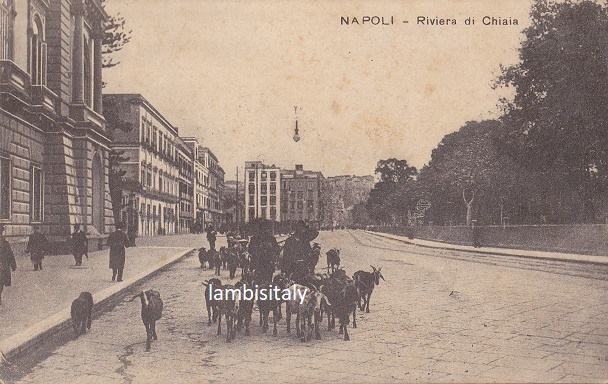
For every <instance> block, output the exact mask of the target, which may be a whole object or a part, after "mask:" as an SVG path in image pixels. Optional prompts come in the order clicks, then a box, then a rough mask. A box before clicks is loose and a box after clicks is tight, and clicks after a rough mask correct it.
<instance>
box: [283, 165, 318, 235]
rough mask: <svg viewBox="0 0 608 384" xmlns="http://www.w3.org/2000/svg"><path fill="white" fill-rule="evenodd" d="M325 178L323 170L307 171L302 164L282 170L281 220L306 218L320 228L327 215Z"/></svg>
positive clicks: (293, 220) (311, 224)
mask: <svg viewBox="0 0 608 384" xmlns="http://www.w3.org/2000/svg"><path fill="white" fill-rule="evenodd" d="M324 180H325V178H324V177H323V174H322V173H321V172H314V171H307V170H304V167H303V166H302V165H300V164H297V165H296V167H295V169H294V170H285V169H284V170H282V171H281V196H282V197H281V221H283V222H296V221H300V220H304V221H305V222H307V223H308V224H309V225H310V226H313V227H315V228H320V227H321V226H322V224H323V221H324V217H325V201H324V199H323V193H324Z"/></svg>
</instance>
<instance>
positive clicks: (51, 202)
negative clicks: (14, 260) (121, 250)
mask: <svg viewBox="0 0 608 384" xmlns="http://www.w3.org/2000/svg"><path fill="white" fill-rule="evenodd" d="M105 19H107V14H106V13H105V11H104V10H103V8H102V6H101V3H100V1H98V0H72V1H69V0H0V25H1V26H2V28H0V135H1V140H0V223H2V224H4V225H5V227H6V232H5V235H7V236H8V237H9V238H12V241H18V240H19V239H20V238H23V237H24V236H26V235H28V234H29V233H30V232H31V225H32V224H38V225H40V227H41V231H42V232H43V233H44V234H46V235H47V236H48V237H49V239H50V240H51V241H60V240H64V239H65V238H66V237H67V236H69V234H70V232H71V227H72V225H74V224H76V223H78V224H82V225H84V227H85V229H86V230H87V232H89V237H90V238H94V237H101V236H102V235H103V234H107V233H109V232H110V231H112V230H113V228H114V221H113V216H112V210H111V208H112V207H111V202H110V199H109V189H108V181H109V153H110V138H109V136H108V133H107V131H106V122H105V119H104V117H103V104H102V78H101V68H102V57H101V51H102V50H101V47H102V40H103V36H104V28H103V23H104V20H105Z"/></svg>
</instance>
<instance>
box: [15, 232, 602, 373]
mask: <svg viewBox="0 0 608 384" xmlns="http://www.w3.org/2000/svg"><path fill="white" fill-rule="evenodd" d="M175 239H176V240H175V241H178V240H179V239H178V238H177V237H176V238H175ZM189 239H190V238H189ZM192 239H194V238H192ZM199 239H200V238H199ZM222 241H224V239H222ZM317 241H318V242H319V243H320V244H321V245H322V247H323V253H324V252H325V251H326V250H328V249H329V248H332V247H339V248H341V249H342V251H341V258H342V266H343V267H344V268H345V269H346V270H347V272H348V274H349V275H352V274H353V273H354V272H355V271H356V270H358V269H364V270H371V268H370V266H369V265H370V264H372V265H374V266H376V267H379V266H382V267H383V269H382V272H383V275H384V277H385V278H386V282H384V281H381V282H380V285H379V286H378V287H376V289H375V290H374V293H373V296H372V300H371V305H370V313H359V312H358V313H357V325H358V328H356V329H351V328H349V333H350V337H351V341H350V342H344V341H342V339H341V335H338V332H337V330H334V331H331V332H328V331H327V323H326V320H325V321H324V322H323V323H322V328H321V330H322V331H321V334H322V340H320V341H318V340H312V341H310V342H308V343H302V342H300V341H299V340H297V339H296V338H295V336H294V335H287V334H286V332H285V322H284V320H282V321H281V322H280V323H279V335H278V336H277V337H273V336H272V335H271V333H269V334H268V335H264V334H262V332H261V329H260V327H258V325H257V319H258V312H257V309H254V316H253V318H254V322H253V324H254V325H253V327H252V335H251V336H249V337H246V336H244V335H242V334H238V335H237V338H236V340H235V341H234V342H232V343H230V344H228V343H226V342H225V333H224V334H223V335H222V336H216V329H217V327H216V325H213V326H211V327H208V326H207V322H206V320H207V319H206V311H205V309H204V308H205V304H204V298H203V293H204V286H203V285H202V284H201V282H202V281H204V280H206V279H209V278H211V277H212V276H213V272H212V271H209V270H202V269H200V268H199V266H198V260H197V258H196V257H195V256H193V255H192V256H189V257H188V258H185V259H184V260H183V261H181V262H179V263H177V264H174V265H173V266H171V267H169V268H167V269H166V270H164V271H162V272H161V273H159V274H157V275H156V276H155V277H153V278H151V279H150V280H149V281H147V282H145V283H142V284H140V285H138V286H136V287H133V288H132V289H131V290H130V291H129V292H128V294H126V295H123V296H122V297H120V298H119V299H118V300H117V305H116V307H114V308H113V309H112V310H111V311H109V312H107V313H104V314H102V315H101V316H98V318H96V319H94V320H93V325H92V328H91V331H90V332H89V333H87V334H86V335H84V336H81V337H80V338H78V339H77V340H70V341H68V342H66V343H63V345H60V346H58V347H57V348H55V349H54V350H51V351H47V352H48V353H47V356H45V357H44V358H39V360H37V361H35V362H33V363H32V362H31V361H30V363H32V364H31V365H33V368H31V369H29V368H28V369H27V370H26V371H24V372H22V375H21V377H20V378H18V380H17V382H20V383H26V382H31V383H43V382H44V383H51V382H62V383H67V382H73V383H100V382H103V383H163V382H172V383H176V382H181V383H194V382H210V383H214V382H232V383H241V382H276V381H280V382H282V383H301V382H359V383H361V382H364V383H376V382H377V383H381V382H404V381H405V382H606V381H608V363H607V360H608V322H607V321H606V320H607V319H608V281H606V280H605V279H600V278H592V277H582V276H578V275H571V274H569V273H567V272H568V270H569V268H570V267H569V264H568V263H560V262H555V261H546V262H545V265H544V266H540V267H539V265H538V262H537V261H534V262H533V261H530V265H534V269H528V268H526V266H525V263H526V262H525V261H521V260H517V259H512V264H513V266H510V265H509V262H508V261H509V259H508V258H507V259H506V260H507V261H505V262H503V263H501V264H500V265H494V264H493V263H485V262H480V261H478V259H471V260H468V259H467V256H466V253H465V252H454V251H441V250H429V249H424V248H420V247H414V246H410V245H406V244H403V243H401V242H399V241H396V240H390V239H385V238H380V237H377V236H375V235H373V234H369V233H365V232H361V231H336V232H321V235H320V236H319V238H318V240H317ZM181 243H182V244H181V245H182V246H184V247H198V246H201V245H205V244H194V243H192V244H186V243H185V242H184V241H181ZM142 244H144V243H142ZM169 245H171V244H169ZM324 264H325V260H324V257H322V258H321V260H320V262H319V264H318V265H317V267H322V266H324ZM571 267H572V268H574V267H576V268H581V266H580V265H578V264H571ZM584 268H587V269H589V270H590V271H591V272H592V271H593V270H595V269H597V268H601V267H600V266H597V265H593V264H588V265H586V266H584ZM589 276H594V275H593V274H591V273H590V274H589ZM221 278H222V281H228V278H227V271H222V276H221ZM150 288H153V289H156V290H158V291H160V293H161V296H162V298H163V300H164V304H165V309H164V313H163V317H162V319H160V320H159V321H158V323H157V332H158V337H159V339H158V341H154V342H153V343H152V349H151V351H150V352H145V346H144V344H145V330H144V326H143V324H142V322H141V319H140V310H141V306H140V303H139V301H137V300H136V301H134V302H127V301H126V300H128V299H130V298H131V297H132V295H133V294H134V293H135V292H137V291H139V290H142V289H150ZM223 325H224V324H223ZM223 331H224V332H225V327H223ZM23 359H25V358H22V360H23ZM23 361H24V360H23ZM23 361H21V362H20V361H17V362H15V365H16V366H17V368H18V367H19V364H24V362H23ZM24 365H25V364H24Z"/></svg>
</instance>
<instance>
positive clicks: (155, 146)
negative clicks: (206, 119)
mask: <svg viewBox="0 0 608 384" xmlns="http://www.w3.org/2000/svg"><path fill="white" fill-rule="evenodd" d="M104 104H105V105H106V108H107V109H112V112H114V114H115V115H116V119H115V120H116V121H118V122H120V124H119V125H120V126H119V127H113V129H112V130H111V134H112V144H111V146H112V148H113V149H115V150H118V151H122V152H123V153H124V155H123V157H125V158H126V159H127V160H126V161H123V162H121V163H120V164H119V168H120V169H122V170H123V171H125V172H126V174H125V176H124V178H125V180H126V183H125V190H124V194H125V196H128V200H127V209H126V211H125V214H126V216H127V217H123V218H121V220H122V221H123V222H126V223H128V225H129V229H130V230H131V231H135V232H136V233H137V235H138V236H153V235H157V234H173V233H177V228H178V222H179V221H178V213H179V202H180V195H179V172H180V168H179V167H180V164H179V161H178V153H179V150H178V148H177V147H178V145H179V137H178V131H177V128H176V127H174V126H173V125H171V123H170V122H169V121H167V120H166V119H165V118H164V117H163V115H161V114H160V112H159V111H157V110H156V108H154V106H152V105H151V104H150V103H149V102H148V101H147V100H146V99H145V98H144V97H143V96H142V95H139V94H109V95H104Z"/></svg>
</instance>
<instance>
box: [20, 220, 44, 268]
mask: <svg viewBox="0 0 608 384" xmlns="http://www.w3.org/2000/svg"><path fill="white" fill-rule="evenodd" d="M48 248H49V241H48V240H47V239H46V236H44V235H43V234H42V233H40V226H38V225H34V233H32V234H31V235H30V238H29V240H28V242H27V247H26V249H25V252H26V253H29V254H30V260H32V264H33V265H34V271H37V270H41V271H42V259H44V255H45V254H46V253H47V251H48Z"/></svg>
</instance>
